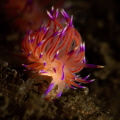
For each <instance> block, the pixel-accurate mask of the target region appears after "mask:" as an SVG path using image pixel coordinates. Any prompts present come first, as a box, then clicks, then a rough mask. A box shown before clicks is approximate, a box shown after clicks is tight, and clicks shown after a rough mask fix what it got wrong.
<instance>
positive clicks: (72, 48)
mask: <svg viewBox="0 0 120 120" xmlns="http://www.w3.org/2000/svg"><path fill="white" fill-rule="evenodd" d="M59 12H61V14H62V16H63V18H64V22H65V24H64V23H63V18H61V19H60V18H59ZM47 14H48V16H49V20H48V21H46V24H43V25H42V26H41V27H40V29H39V30H37V31H35V32H29V34H27V35H26V36H25V38H24V40H23V41H22V50H23V55H24V56H25V57H26V58H27V60H28V64H23V66H24V67H26V68H27V69H30V70H33V71H35V72H38V74H40V75H47V76H52V81H51V83H50V85H49V87H48V89H47V90H46V92H45V93H44V95H45V96H46V95H49V94H50V93H51V91H52V90H54V93H55V95H56V97H60V96H61V94H62V92H63V90H64V89H65V88H68V87H69V88H73V89H74V88H75V87H77V88H85V87H84V86H82V85H81V83H90V82H92V81H94V79H92V80H88V78H89V75H88V76H86V77H84V78H80V77H78V76H77V75H75V73H77V72H79V71H80V70H82V69H83V68H86V67H87V68H103V66H99V65H91V64H86V58H85V43H84V42H82V38H81V35H80V34H79V33H78V31H77V30H76V29H75V28H74V25H73V16H71V17H70V16H69V15H68V14H67V13H66V12H65V10H64V9H62V10H61V11H59V10H58V9H56V10H55V9H54V7H52V9H51V11H50V12H49V11H47ZM56 86H57V87H56Z"/></svg>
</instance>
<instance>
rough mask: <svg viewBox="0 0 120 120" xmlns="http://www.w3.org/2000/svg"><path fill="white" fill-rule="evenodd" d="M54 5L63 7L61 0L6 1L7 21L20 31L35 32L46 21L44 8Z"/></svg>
mask: <svg viewBox="0 0 120 120" xmlns="http://www.w3.org/2000/svg"><path fill="white" fill-rule="evenodd" d="M50 4H54V5H55V6H56V7H61V6H62V5H63V0H61V1H60V0H59V1H57V2H55V1H54V0H49V1H48V0H44V1H43V0H42V1H38V0H8V1H7V3H6V4H5V12H6V14H7V19H8V20H10V21H11V22H12V23H13V24H14V25H15V26H16V27H17V28H18V30H21V31H26V30H29V29H33V30H36V29H38V27H39V26H40V25H41V24H42V22H43V19H46V17H47V16H46V14H45V12H46V7H47V6H49V5H50Z"/></svg>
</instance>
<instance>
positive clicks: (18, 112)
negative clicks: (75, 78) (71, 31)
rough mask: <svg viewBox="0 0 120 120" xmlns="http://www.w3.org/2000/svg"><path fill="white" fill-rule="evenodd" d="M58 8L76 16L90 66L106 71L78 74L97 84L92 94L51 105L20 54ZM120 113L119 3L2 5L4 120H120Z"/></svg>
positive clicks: (25, 1)
mask: <svg viewBox="0 0 120 120" xmlns="http://www.w3.org/2000/svg"><path fill="white" fill-rule="evenodd" d="M52 6H54V7H55V8H57V7H58V8H64V9H65V11H66V12H67V13H68V14H69V15H73V16H74V19H73V23H74V26H75V28H76V29H77V30H78V31H79V32H80V34H81V36H82V39H83V41H85V45H86V59H87V63H89V64H96V65H97V64H98V65H103V66H105V68H103V69H93V68H92V69H91V68H85V69H83V70H82V71H81V72H80V73H78V74H80V75H81V76H82V77H84V76H86V75H88V74H91V76H90V78H91V79H92V78H95V79H96V80H95V81H94V82H92V83H89V84H85V85H84V86H86V87H87V88H86V89H84V90H83V89H76V90H72V89H69V90H65V92H63V94H62V96H61V97H60V98H56V99H55V100H53V101H46V100H44V98H43V95H42V94H40V93H39V92H37V91H36V90H37V87H39V85H34V84H33V81H34V79H36V77H31V76H30V74H31V73H29V72H24V71H23V70H24V69H25V68H24V67H22V65H21V64H22V62H23V61H22V59H21V58H20V54H19V53H20V51H21V47H20V44H21V40H22V39H23V38H24V35H25V34H26V31H27V30H29V29H30V28H31V29H33V30H35V29H37V28H39V26H40V24H41V23H42V21H44V19H47V17H46V9H47V10H50V8H51V7H52ZM39 21H40V22H39ZM44 84H46V83H45V80H44V81H43V82H42V83H41V84H40V85H41V86H44ZM26 86H27V87H26ZM29 86H30V89H27V88H29ZM34 89H35V90H34ZM119 112H120V1H119V0H74V1H73V0H58V1H56V0H50V1H47V0H1V1H0V120H120V114H119Z"/></svg>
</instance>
